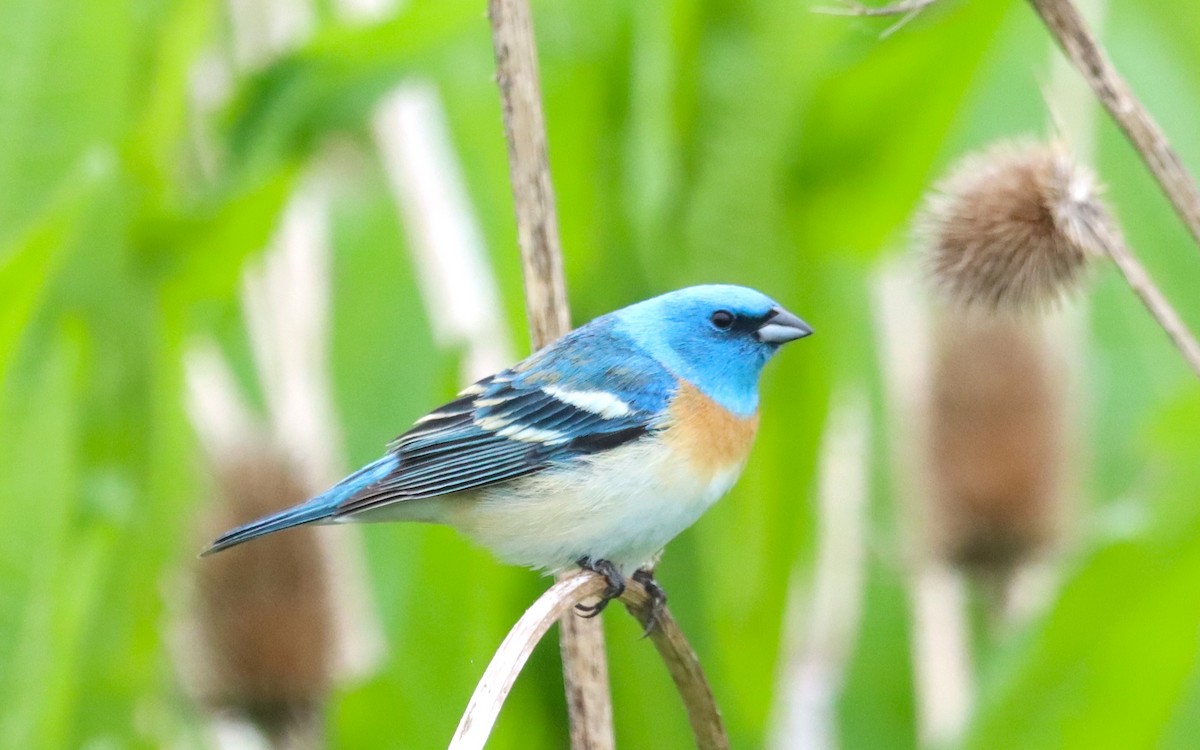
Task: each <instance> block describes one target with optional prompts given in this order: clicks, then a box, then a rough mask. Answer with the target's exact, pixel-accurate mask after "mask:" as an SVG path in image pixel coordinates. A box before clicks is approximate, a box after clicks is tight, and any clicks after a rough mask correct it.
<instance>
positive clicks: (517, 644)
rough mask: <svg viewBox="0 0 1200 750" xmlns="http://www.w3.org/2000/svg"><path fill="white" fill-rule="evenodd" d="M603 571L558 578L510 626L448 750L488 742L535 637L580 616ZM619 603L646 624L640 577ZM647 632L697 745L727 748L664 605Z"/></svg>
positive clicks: (690, 653) (692, 659)
mask: <svg viewBox="0 0 1200 750" xmlns="http://www.w3.org/2000/svg"><path fill="white" fill-rule="evenodd" d="M607 585H608V584H607V582H606V581H605V580H604V578H603V577H602V576H599V575H597V574H595V573H592V572H588V571H582V572H577V573H573V574H571V575H569V576H566V577H564V578H563V579H561V580H559V581H558V582H557V583H555V584H554V585H553V586H551V587H550V588H549V589H548V590H547V591H546V592H545V593H544V594H542V595H541V596H540V597H539V598H538V600H537V601H536V602H534V603H533V605H532V606H531V607H529V609H528V610H526V611H525V614H524V615H522V616H521V619H520V620H518V621H517V624H516V625H514V626H513V628H512V630H510V631H509V633H508V636H507V637H505V639H504V642H503V643H501V644H500V648H499V649H497V650H496V653H495V655H494V656H493V657H492V661H491V663H490V664H488V667H487V670H486V671H485V672H484V674H483V678H482V679H480V681H479V684H478V685H477V686H476V688H475V693H474V694H473V695H472V696H471V701H470V703H468V704H467V709H466V711H465V712H463V716H462V719H461V720H460V721H459V724H458V729H457V730H456V731H455V733H454V738H453V739H452V740H451V742H450V747H449V750H480V749H481V748H483V746H484V744H485V743H486V742H487V739H488V736H489V735H490V734H491V731H492V727H493V726H495V723H496V719H497V717H498V716H499V715H500V708H501V706H503V705H504V701H505V699H506V698H507V697H508V693H509V691H510V690H512V686H513V684H514V683H515V682H516V679H517V675H518V674H520V672H521V669H522V668H523V667H524V666H525V663H526V661H528V659H529V655H530V654H531V653H532V652H533V649H534V647H536V646H537V644H538V641H540V640H541V639H542V637H543V636H544V635H545V634H546V631H547V630H549V629H550V625H551V624H553V623H554V621H555V620H559V619H560V618H561V619H567V618H570V619H575V620H582V619H583V618H581V617H576V616H574V615H573V614H571V612H572V610H573V609H574V607H575V605H576V604H578V603H580V602H582V601H584V600H586V599H588V598H591V597H595V596H597V595H599V594H600V593H601V592H602V591H603V590H604V589H605V587H606V586H607ZM621 602H622V603H623V604H625V607H626V608H627V609H628V610H629V612H630V614H632V615H633V616H634V617H636V618H637V619H638V621H639V622H641V623H642V624H643V625H644V626H649V623H648V618H649V617H650V616H651V611H652V609H653V603H652V599H651V597H650V595H649V594H648V593H647V592H646V589H645V587H644V586H643V585H642V584H641V583H640V582H638V581H636V580H633V579H630V580H628V581H627V582H626V586H625V592H624V593H623V594H622V595H621ZM649 637H650V640H651V642H652V643H653V644H654V647H655V648H656V649H657V650H658V653H659V655H660V656H661V657H662V660H663V662H664V663H665V664H666V666H667V670H668V671H669V672H670V674H671V679H672V680H674V682H675V687H676V688H677V689H678V690H679V695H680V697H681V698H682V699H683V703H684V707H685V708H686V709H687V714H688V720H689V721H690V723H691V726H692V732H693V734H694V736H695V738H696V746H697V747H698V748H700V750H728V749H729V738H728V737H727V736H726V734H725V728H724V726H723V724H722V723H721V715H720V713H719V712H718V710H717V705H716V702H715V701H714V699H713V694H712V689H711V688H710V687H709V684H708V680H707V679H706V678H705V676H704V670H703V669H701V667H700V662H699V660H698V659H697V658H696V652H695V651H694V650H693V649H692V647H691V644H689V643H688V641H687V638H686V637H685V636H684V635H683V631H681V630H680V629H679V625H678V624H677V623H676V622H675V619H674V618H673V617H671V614H670V613H669V612H668V611H667V610H666V608H665V607H664V608H661V609H659V610H658V613H657V616H656V617H655V621H654V623H653V627H649Z"/></svg>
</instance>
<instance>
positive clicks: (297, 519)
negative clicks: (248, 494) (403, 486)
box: [200, 454, 400, 557]
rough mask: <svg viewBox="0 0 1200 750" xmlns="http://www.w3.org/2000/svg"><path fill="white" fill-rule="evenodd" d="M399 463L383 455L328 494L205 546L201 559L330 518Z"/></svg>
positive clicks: (395, 459)
mask: <svg viewBox="0 0 1200 750" xmlns="http://www.w3.org/2000/svg"><path fill="white" fill-rule="evenodd" d="M399 464H400V459H399V458H397V457H396V456H394V455H390V454H389V455H387V456H384V457H383V458H381V459H379V460H378V461H375V462H374V463H371V464H367V465H366V466H364V467H363V468H361V469H359V470H358V471H356V472H354V473H353V474H351V475H350V476H348V477H346V478H345V479H343V480H342V481H340V482H338V483H337V484H336V485H334V486H333V487H332V488H330V489H329V490H328V491H327V492H325V493H323V494H320V495H317V496H316V497H314V498H312V499H311V500H307V501H305V502H303V503H300V504H299V505H293V506H292V507H290V508H286V509H284V510H281V511H279V512H278V513H273V514H271V515H269V516H264V517H263V518H260V519H258V520H256V521H251V522H250V523H248V524H245V525H243V526H238V527H237V528H234V529H230V530H229V531H226V532H225V533H224V534H222V535H221V536H219V537H217V539H216V540H215V541H213V543H212V544H210V545H209V546H208V549H206V550H204V551H203V552H201V553H200V556H201V557H204V556H205V555H211V554H213V553H214V552H220V551H221V550H223V549H228V548H230V547H233V546H235V545H238V544H241V543H242V542H248V541H250V540H251V539H257V538H258V537H260V536H263V535H265V534H272V533H274V532H276V531H283V530H284V529H290V528H292V527H294V526H301V525H303V524H306V523H312V522H314V521H321V520H324V519H326V518H330V517H332V516H333V515H334V513H335V512H337V509H338V506H340V505H341V504H342V503H344V502H345V501H346V500H349V499H350V498H351V497H353V496H354V495H355V494H356V493H358V492H359V491H361V490H363V489H365V488H366V487H369V486H371V485H372V484H375V483H376V482H378V481H380V480H381V479H383V478H384V477H386V476H387V475H388V474H390V473H391V472H392V471H393V470H394V469H395V468H396V467H397V466H398V465H399Z"/></svg>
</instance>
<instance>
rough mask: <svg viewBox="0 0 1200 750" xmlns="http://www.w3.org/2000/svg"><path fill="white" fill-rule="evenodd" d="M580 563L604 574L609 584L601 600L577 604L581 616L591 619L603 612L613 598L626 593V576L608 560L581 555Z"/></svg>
mask: <svg viewBox="0 0 1200 750" xmlns="http://www.w3.org/2000/svg"><path fill="white" fill-rule="evenodd" d="M578 565H579V567H581V568H583V569H584V570H590V571H592V572H593V573H598V574H600V575H602V576H604V581H605V583H607V584H608V585H607V587H606V588H605V589H604V593H602V594H600V601H598V602H596V603H595V604H576V605H575V609H576V610H578V612H579V616H580V617H586V618H589V619H590V618H592V617H595V616H596V615H598V614H600V613H601V612H603V611H604V608H605V607H607V606H608V603H609V602H611V601H612V600H613V599H616V598H617V597H619V596H620V595H621V594H624V593H625V577H624V576H622V575H621V571H619V570H617V566H615V565H613V564H612V563H611V562H609V561H608V560H592V559H591V558H590V557H581V558H579V560H578Z"/></svg>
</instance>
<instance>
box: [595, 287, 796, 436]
mask: <svg viewBox="0 0 1200 750" xmlns="http://www.w3.org/2000/svg"><path fill="white" fill-rule="evenodd" d="M606 317H610V319H611V320H612V321H613V323H615V324H616V327H617V329H618V330H620V331H622V332H623V333H625V335H627V336H629V337H630V338H631V339H633V340H634V341H635V342H636V343H637V344H638V345H639V346H641V347H642V348H643V349H644V350H646V351H647V352H648V353H650V354H651V355H653V356H654V357H655V358H656V359H658V361H660V362H662V363H663V364H664V365H666V367H667V368H668V369H670V370H671V371H672V372H674V373H675V374H676V375H678V376H680V377H682V378H684V379H685V380H687V381H688V382H690V383H691V384H692V385H694V386H696V387H697V388H699V389H700V390H701V391H703V392H704V393H705V394H706V395H707V396H709V397H710V398H712V399H713V400H714V401H716V402H717V403H719V404H721V405H722V406H724V407H725V408H726V409H729V410H730V411H732V412H734V413H735V414H739V415H749V414H750V413H752V412H753V411H754V410H755V409H756V408H758V376H759V373H761V372H762V368H763V365H765V364H766V363H767V360H768V359H770V358H771V355H773V354H774V353H775V352H776V351H777V350H778V349H779V347H780V346H781V345H783V344H785V343H787V342H789V341H794V340H796V339H799V338H803V337H805V336H807V335H809V334H810V333H812V329H811V328H809V327H808V324H806V323H805V322H804V321H803V320H801V319H800V318H798V317H796V316H795V315H793V314H792V313H790V312H788V311H787V310H784V309H783V308H782V307H780V306H779V304H777V303H776V302H775V300H773V299H771V298H770V297H767V296H766V295H764V294H762V293H761V292H756V291H754V290H753V289H748V288H746V287H742V286H731V285H726V284H710V285H705V286H692V287H688V288H686V289H680V290H678V291H674V292H669V293H667V294H663V295H661V296H658V297H654V298H652V299H648V300H646V301H645V302H639V303H638V304H636V305H630V306H629V307H626V308H623V309H621V310H617V311H616V312H614V313H612V314H611V316H606Z"/></svg>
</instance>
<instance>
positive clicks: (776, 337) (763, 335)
mask: <svg viewBox="0 0 1200 750" xmlns="http://www.w3.org/2000/svg"><path fill="white" fill-rule="evenodd" d="M771 312H772V313H774V315H772V316H771V317H769V318H767V320H766V322H765V323H763V324H762V325H761V326H759V328H758V330H757V331H755V332H754V335H755V337H756V338H757V339H758V340H759V341H762V342H764V343H767V344H786V343H787V342H789V341H795V340H796V339H802V338H804V337H805V336H810V335H812V332H813V329H812V327H810V326H809V325H808V323H805V322H804V321H803V320H801V319H800V318H799V317H797V316H795V315H793V314H791V313H790V312H788V311H787V310H784V309H783V308H782V307H775V308H772V309H771Z"/></svg>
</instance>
